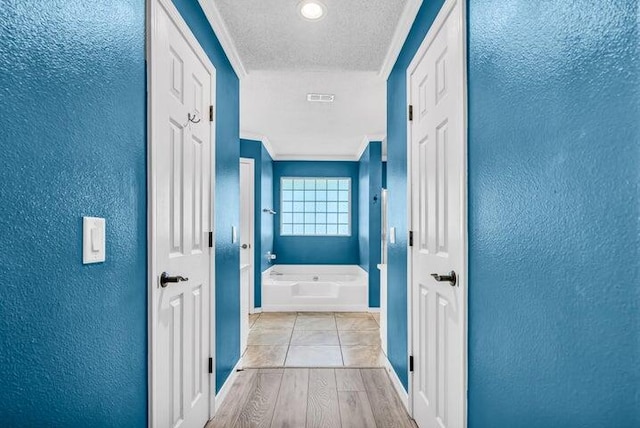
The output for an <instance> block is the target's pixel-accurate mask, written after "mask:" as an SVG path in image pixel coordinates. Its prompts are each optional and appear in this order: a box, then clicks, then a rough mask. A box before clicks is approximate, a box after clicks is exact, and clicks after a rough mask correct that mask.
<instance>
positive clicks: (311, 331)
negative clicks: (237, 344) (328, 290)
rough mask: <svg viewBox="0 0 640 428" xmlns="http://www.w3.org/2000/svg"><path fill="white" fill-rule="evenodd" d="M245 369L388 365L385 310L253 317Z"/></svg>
mask: <svg viewBox="0 0 640 428" xmlns="http://www.w3.org/2000/svg"><path fill="white" fill-rule="evenodd" d="M249 325H250V330H249V339H248V342H247V343H248V345H247V350H246V352H245V353H244V355H243V357H242V367H244V368H252V367H253V368H259V367H383V366H384V362H385V356H384V354H383V353H382V349H381V348H380V326H379V314H377V313H368V312H336V313H333V312H265V313H262V314H253V315H250V316H249Z"/></svg>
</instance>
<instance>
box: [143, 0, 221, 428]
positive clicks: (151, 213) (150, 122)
mask: <svg viewBox="0 0 640 428" xmlns="http://www.w3.org/2000/svg"><path fill="white" fill-rule="evenodd" d="M146 6H147V22H148V24H147V26H146V27H147V29H146V33H147V34H146V36H147V41H146V62H147V118H146V120H147V220H148V225H147V274H148V276H147V286H148V293H147V317H148V318H147V319H148V326H147V333H148V336H147V364H148V367H147V373H148V391H147V400H148V406H147V414H148V418H149V426H154V425H155V424H154V420H155V417H154V409H153V403H154V401H153V393H154V383H153V375H154V370H153V368H154V361H153V354H154V346H155V343H154V335H155V328H154V326H155V325H156V321H155V319H156V316H157V314H156V312H155V310H154V308H155V304H154V300H153V299H154V292H155V291H156V290H157V279H156V278H158V276H159V275H158V273H159V271H158V268H157V266H156V251H155V237H156V235H157V228H156V227H157V225H156V218H157V214H156V212H155V203H156V200H157V188H156V184H155V183H156V180H155V175H154V170H153V165H154V164H155V156H156V152H155V150H154V148H153V144H152V141H153V139H154V138H155V129H154V124H155V114H156V113H155V111H156V109H155V108H154V101H155V96H154V92H155V87H154V84H155V82H156V80H157V77H156V73H157V72H156V70H155V69H154V67H153V65H154V63H155V61H156V56H155V54H154V49H155V46H156V39H157V37H156V35H155V31H156V29H157V28H158V23H157V11H158V8H162V9H164V11H165V12H166V13H167V15H168V16H169V18H170V19H171V20H172V21H173V22H174V24H175V25H176V27H177V28H178V29H179V30H180V32H181V33H182V35H183V36H184V38H185V39H186V41H187V43H188V44H189V47H190V48H191V49H192V50H193V52H194V53H195V54H196V56H197V57H198V59H199V60H200V62H201V63H202V64H203V66H204V67H205V68H206V69H207V71H208V72H209V73H210V76H211V103H212V105H214V112H215V111H216V110H217V109H216V108H215V106H216V89H217V85H216V68H215V66H214V65H213V64H212V63H211V60H210V59H209V57H208V55H207V54H206V52H205V51H204V49H203V48H202V46H201V45H200V43H199V42H198V39H197V38H196V37H195V35H194V34H193V33H192V32H191V30H190V29H189V26H188V25H187V23H186V22H185V20H184V19H183V18H182V15H180V12H178V10H177V9H176V7H175V5H174V4H173V2H172V1H171V0H148V1H147V2H146ZM210 126H211V134H210V138H211V167H210V174H211V181H210V189H209V191H210V197H211V205H212V206H214V202H215V175H216V158H215V152H216V121H215V120H214V121H213V122H211V125H210ZM214 224H215V209H211V213H210V226H209V228H210V230H211V231H213V230H214V229H213V226H214ZM213 234H214V242H215V232H213ZM210 255H211V260H210V263H209V293H210V308H209V326H210V331H209V338H210V349H209V355H210V356H211V358H213V361H214V366H215V361H216V359H215V354H216V353H215V351H216V349H215V343H216V323H215V308H216V304H215V303H216V302H215V295H216V287H215V284H216V283H215V249H214V248H211V249H210ZM215 386H216V378H215V370H213V373H212V374H211V375H210V377H209V399H208V402H209V418H210V419H211V418H212V417H213V416H214V414H215V409H214V402H215V395H216V394H215V392H216V390H215Z"/></svg>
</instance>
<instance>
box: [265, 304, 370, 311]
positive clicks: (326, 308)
mask: <svg viewBox="0 0 640 428" xmlns="http://www.w3.org/2000/svg"><path fill="white" fill-rule="evenodd" d="M368 311H369V306H367V305H340V306H336V305H335V304H330V305H296V304H295V303H290V304H286V305H265V304H264V303H263V304H262V312H368Z"/></svg>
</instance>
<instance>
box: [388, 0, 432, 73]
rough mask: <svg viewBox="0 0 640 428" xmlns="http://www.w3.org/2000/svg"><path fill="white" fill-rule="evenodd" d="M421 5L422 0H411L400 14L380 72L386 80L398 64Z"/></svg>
mask: <svg viewBox="0 0 640 428" xmlns="http://www.w3.org/2000/svg"><path fill="white" fill-rule="evenodd" d="M420 6H422V0H409V1H408V2H407V5H406V6H405V7H404V10H403V11H402V15H400V20H399V21H398V25H397V26H396V31H395V32H394V33H393V39H391V43H390V44H389V50H388V51H387V55H386V56H385V58H384V61H383V62H382V67H381V68H380V72H379V73H378V74H379V75H380V76H382V77H383V78H384V80H387V79H388V78H389V75H390V74H391V70H393V66H394V65H396V61H397V60H398V56H399V55H400V51H402V47H403V46H404V42H405V41H406V40H407V37H408V36H409V31H411V26H412V25H413V22H414V21H415V19H416V16H417V15H418V11H419V10H420Z"/></svg>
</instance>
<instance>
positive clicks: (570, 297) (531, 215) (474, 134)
mask: <svg viewBox="0 0 640 428" xmlns="http://www.w3.org/2000/svg"><path fill="white" fill-rule="evenodd" d="M638 31H639V30H638V2H637V1H615V0H600V1H587V0H579V1H571V2H570V1H557V2H545V3H540V2H531V1H527V0H510V1H507V2H498V1H489V0H472V1H470V7H469V266H470V270H469V322H470V329H469V333H470V337H469V358H470V360H469V426H470V427H472V428H477V427H543V426H548V427H552V426H553V427H564V428H572V427H582V428H585V427H603V426H608V427H638V426H640V308H639V302H640V295H639V294H640V274H639V260H640V242H639V235H640V224H639V220H638V219H639V216H640V208H639V205H638V195H639V191H638V190H639V188H638V183H639V177H640V80H639V76H640V51H639V46H640V38H639V35H638Z"/></svg>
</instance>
